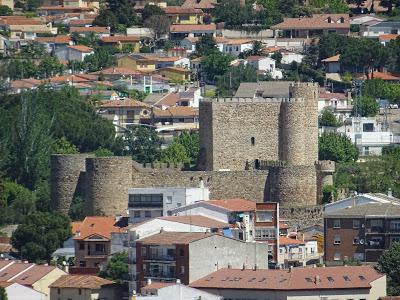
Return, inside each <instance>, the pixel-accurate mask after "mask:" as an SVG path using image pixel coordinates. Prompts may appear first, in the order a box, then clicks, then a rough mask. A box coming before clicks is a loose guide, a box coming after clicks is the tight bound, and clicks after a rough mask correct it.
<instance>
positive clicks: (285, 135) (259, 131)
mask: <svg viewBox="0 0 400 300" xmlns="http://www.w3.org/2000/svg"><path fill="white" fill-rule="evenodd" d="M318 93H319V92H318V84H315V83H293V84H291V85H290V86H289V95H290V98H285V99H282V98H279V99H276V98H223V99H205V100H203V101H202V102H201V103H200V117H199V119H200V120H199V121H200V133H199V134H200V158H199V163H198V170H196V171H192V170H190V171H186V170H184V168H179V167H167V166H165V165H161V166H154V165H150V164H146V165H141V164H138V163H136V162H134V161H132V160H131V158H130V157H90V156H89V155H85V154H80V155H53V156H52V157H51V196H52V202H53V205H54V207H55V208H56V209H58V210H59V211H61V212H65V213H67V212H68V210H69V207H70V204H71V202H72V199H73V198H74V197H76V196H81V197H82V198H83V199H85V202H86V208H87V214H92V215H93V214H104V215H125V214H126V209H127V203H128V189H129V188H134V187H197V186H199V183H200V181H203V183H204V185H205V186H207V187H209V189H210V192H211V195H210V198H212V199H222V198H225V199H229V198H245V199H250V200H254V201H257V202H264V201H275V202H279V203H280V204H281V206H282V207H283V208H286V209H291V210H292V212H293V208H296V209H309V210H313V209H314V207H315V205H317V204H318V203H319V200H320V198H321V194H322V186H323V184H325V183H331V182H332V174H333V172H334V170H335V166H334V163H333V162H330V161H320V162H319V161H318V109H317V106H318Z"/></svg>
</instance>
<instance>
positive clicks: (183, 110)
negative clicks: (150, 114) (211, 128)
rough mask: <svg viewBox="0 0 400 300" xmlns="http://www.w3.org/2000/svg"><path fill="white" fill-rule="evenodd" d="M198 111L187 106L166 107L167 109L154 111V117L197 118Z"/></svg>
mask: <svg viewBox="0 0 400 300" xmlns="http://www.w3.org/2000/svg"><path fill="white" fill-rule="evenodd" d="M198 116H199V109H198V108H194V107H189V106H176V107H168V108H167V109H164V110H162V109H154V117H156V118H160V117H171V118H172V117H198Z"/></svg>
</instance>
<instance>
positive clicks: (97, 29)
mask: <svg viewBox="0 0 400 300" xmlns="http://www.w3.org/2000/svg"><path fill="white" fill-rule="evenodd" d="M69 32H71V33H72V32H95V33H109V32H110V31H109V30H108V28H107V27H97V26H93V27H71V28H70V29H69Z"/></svg>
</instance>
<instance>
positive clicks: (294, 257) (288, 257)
mask: <svg viewBox="0 0 400 300" xmlns="http://www.w3.org/2000/svg"><path fill="white" fill-rule="evenodd" d="M284 259H285V260H303V259H304V255H303V253H287V254H286V255H285V256H284Z"/></svg>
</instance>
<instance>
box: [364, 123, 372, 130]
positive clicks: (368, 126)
mask: <svg viewBox="0 0 400 300" xmlns="http://www.w3.org/2000/svg"><path fill="white" fill-rule="evenodd" d="M373 131H374V123H364V124H363V132H373Z"/></svg>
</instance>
